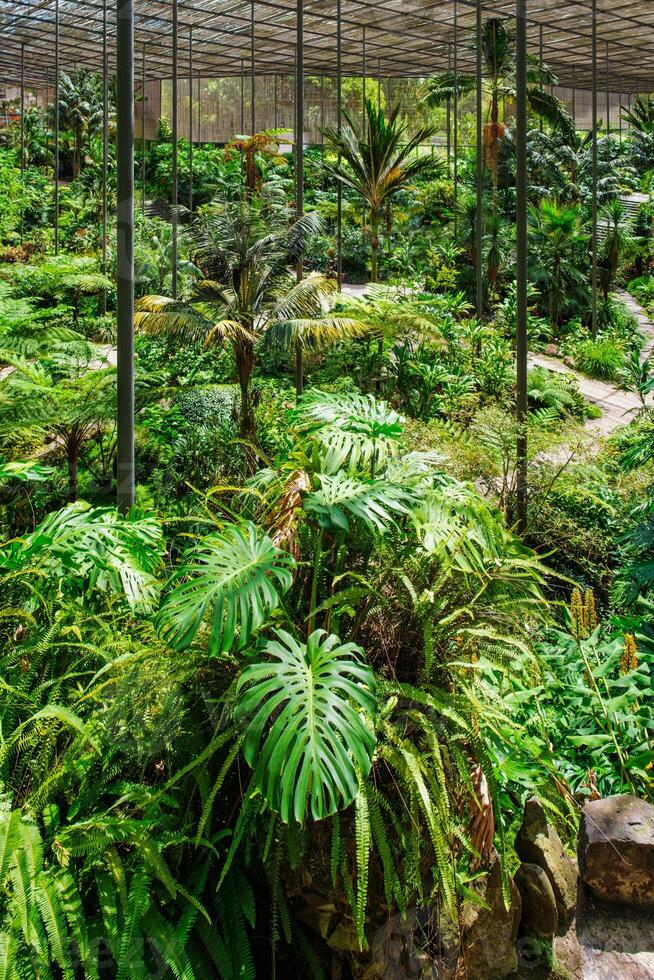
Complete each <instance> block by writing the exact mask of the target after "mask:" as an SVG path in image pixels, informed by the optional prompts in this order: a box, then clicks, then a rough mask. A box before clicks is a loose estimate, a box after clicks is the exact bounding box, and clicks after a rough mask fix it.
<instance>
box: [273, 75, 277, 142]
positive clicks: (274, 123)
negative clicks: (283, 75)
mask: <svg viewBox="0 0 654 980" xmlns="http://www.w3.org/2000/svg"><path fill="white" fill-rule="evenodd" d="M274 101H275V107H274V110H273V127H274V129H277V72H275V81H274Z"/></svg>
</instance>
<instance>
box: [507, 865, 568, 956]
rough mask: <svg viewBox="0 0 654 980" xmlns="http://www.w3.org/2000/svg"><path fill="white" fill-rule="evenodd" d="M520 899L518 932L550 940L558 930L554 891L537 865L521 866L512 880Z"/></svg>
mask: <svg viewBox="0 0 654 980" xmlns="http://www.w3.org/2000/svg"><path fill="white" fill-rule="evenodd" d="M513 880H514V881H515V883H516V886H517V889H518V891H519V892H520V898H521V899H522V918H521V919H520V931H521V932H522V933H523V935H526V936H536V937H537V938H538V939H552V938H553V937H554V936H555V935H556V933H557V932H558V928H559V913H558V910H557V907H556V898H555V897H554V889H553V888H552V885H551V884H550V880H549V878H548V877H547V874H546V873H545V871H543V869H542V868H539V867H538V865H537V864H521V865H520V867H519V868H518V870H517V871H516V873H515V876H514V879H513Z"/></svg>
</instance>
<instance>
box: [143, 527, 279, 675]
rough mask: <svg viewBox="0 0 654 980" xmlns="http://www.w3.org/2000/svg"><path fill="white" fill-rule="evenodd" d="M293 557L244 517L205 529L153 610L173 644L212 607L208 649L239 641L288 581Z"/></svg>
mask: <svg viewBox="0 0 654 980" xmlns="http://www.w3.org/2000/svg"><path fill="white" fill-rule="evenodd" d="M294 566H295V562H294V560H293V558H292V557H291V556H290V555H288V554H286V553H285V552H283V551H282V550H281V549H280V548H277V547H276V546H275V545H274V544H273V542H272V541H271V540H270V538H269V537H268V535H267V534H264V533H263V532H262V531H261V530H260V529H258V528H257V527H255V525H254V524H252V523H250V522H249V521H248V522H246V523H245V524H243V525H229V526H228V527H225V528H224V529H223V530H222V531H218V532H216V533H215V534H210V535H208V537H206V538H204V539H203V540H202V541H201V542H200V543H199V544H197V545H195V546H194V547H193V548H191V549H190V550H189V551H187V552H186V554H185V556H184V559H183V562H182V565H181V566H180V568H179V569H178V570H177V571H176V572H175V575H174V576H173V579H172V588H171V590H170V591H169V592H168V594H167V595H166V596H165V598H164V600H163V602H162V604H161V609H160V610H159V613H158V615H157V624H158V627H159V629H160V630H161V632H162V634H163V636H164V638H165V639H166V640H167V641H168V642H169V643H171V644H172V646H173V647H174V648H175V649H176V650H183V649H184V647H187V646H188V645H189V643H191V642H192V640H193V638H194V637H195V634H196V633H197V631H198V629H199V628H200V626H201V624H202V622H203V620H204V618H205V616H206V614H207V612H208V611H209V609H210V608H212V609H213V622H212V627H211V636H210V639H209V653H210V654H211V655H212V656H216V655H218V654H220V653H224V652H226V651H227V650H229V649H231V647H232V646H233V645H234V643H235V642H236V641H237V636H238V647H239V648H240V647H243V646H244V645H245V644H246V643H247V641H248V640H249V638H250V636H251V634H252V632H253V631H254V630H256V629H258V627H259V626H261V625H262V623H263V622H264V621H265V619H266V617H267V616H268V614H269V613H271V612H272V610H273V609H275V608H276V607H277V605H278V604H279V600H280V597H281V596H282V595H283V594H284V593H285V592H286V590H287V589H288V588H289V587H290V585H291V582H292V578H293V576H292V571H291V569H292V568H293V567H294Z"/></svg>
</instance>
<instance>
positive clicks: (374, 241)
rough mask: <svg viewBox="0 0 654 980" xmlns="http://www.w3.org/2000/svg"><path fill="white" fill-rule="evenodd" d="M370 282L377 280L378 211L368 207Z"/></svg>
mask: <svg viewBox="0 0 654 980" xmlns="http://www.w3.org/2000/svg"><path fill="white" fill-rule="evenodd" d="M370 252H371V255H370V282H377V255H378V253H379V211H378V210H377V208H371V209H370Z"/></svg>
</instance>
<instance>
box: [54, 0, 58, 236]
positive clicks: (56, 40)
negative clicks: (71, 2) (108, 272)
mask: <svg viewBox="0 0 654 980" xmlns="http://www.w3.org/2000/svg"><path fill="white" fill-rule="evenodd" d="M54 130H55V132H54V138H55V145H54V181H55V186H54V253H55V255H59V0H55V91H54Z"/></svg>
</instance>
